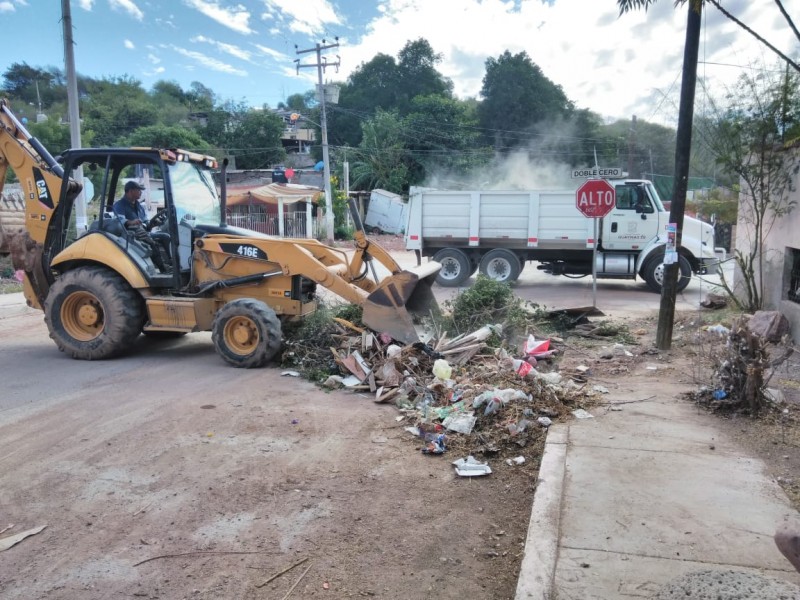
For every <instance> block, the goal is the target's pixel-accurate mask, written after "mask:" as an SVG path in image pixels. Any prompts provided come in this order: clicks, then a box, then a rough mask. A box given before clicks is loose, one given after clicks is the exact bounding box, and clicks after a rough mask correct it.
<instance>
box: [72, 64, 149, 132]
mask: <svg viewBox="0 0 800 600" xmlns="http://www.w3.org/2000/svg"><path fill="white" fill-rule="evenodd" d="M87 92H88V97H87V98H86V100H85V101H84V102H83V103H82V107H81V108H82V110H81V113H82V115H81V116H82V118H83V120H84V127H85V129H86V130H87V131H91V132H93V134H94V136H95V137H94V141H95V144H96V145H98V146H117V145H120V144H119V140H120V139H122V138H124V137H125V136H127V135H129V134H131V133H132V132H133V131H134V130H135V129H137V128H139V127H144V126H147V125H153V124H155V123H157V122H158V109H157V108H156V106H155V105H154V104H153V102H152V101H151V98H150V97H149V96H148V94H147V92H145V90H144V89H143V88H142V85H141V83H140V82H139V81H138V80H136V79H133V78H131V77H127V76H123V77H117V78H110V79H102V80H99V81H95V82H93V83H92V84H91V85H90V86H89V87H88V90H87Z"/></svg>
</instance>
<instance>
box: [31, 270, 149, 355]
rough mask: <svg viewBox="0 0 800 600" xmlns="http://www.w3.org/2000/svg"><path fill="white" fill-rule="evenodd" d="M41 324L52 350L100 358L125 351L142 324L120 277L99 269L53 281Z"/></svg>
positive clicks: (137, 300) (138, 302)
mask: <svg viewBox="0 0 800 600" xmlns="http://www.w3.org/2000/svg"><path fill="white" fill-rule="evenodd" d="M44 320H45V323H46V324H47V328H48V329H49V330H50V337H51V338H53V340H54V341H55V343H56V345H57V346H58V349H59V350H61V351H62V352H64V353H65V354H68V355H69V356H71V357H72V358H78V359H82V360H101V359H104V358H111V357H113V356H117V355H119V354H122V353H123V352H125V351H126V350H128V349H129V348H130V346H131V345H132V344H133V342H134V340H136V338H137V337H138V336H139V332H141V330H142V326H143V325H144V303H143V302H142V298H141V296H140V295H139V293H138V292H137V291H136V290H134V289H133V288H132V287H131V286H130V285H128V282H126V281H125V280H124V279H123V278H122V277H120V276H119V275H117V274H116V273H114V272H113V271H110V270H108V269H105V268H103V267H96V266H92V267H79V268H77V269H74V270H72V271H67V272H66V273H64V274H63V275H61V276H60V277H59V278H58V279H56V280H55V282H54V283H53V285H52V286H51V288H50V292H49V293H48V295H47V300H45V304H44Z"/></svg>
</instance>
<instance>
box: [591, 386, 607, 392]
mask: <svg viewBox="0 0 800 600" xmlns="http://www.w3.org/2000/svg"><path fill="white" fill-rule="evenodd" d="M592 389H593V390H594V391H595V392H599V393H601V394H607V393H608V388H607V387H605V386H603V385H595V386H593V387H592Z"/></svg>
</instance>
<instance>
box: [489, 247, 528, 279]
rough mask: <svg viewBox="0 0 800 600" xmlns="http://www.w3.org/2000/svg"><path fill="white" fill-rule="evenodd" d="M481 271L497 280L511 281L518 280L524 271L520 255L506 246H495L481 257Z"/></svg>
mask: <svg viewBox="0 0 800 600" xmlns="http://www.w3.org/2000/svg"><path fill="white" fill-rule="evenodd" d="M480 269H481V273H483V274H484V275H486V276H487V277H489V278H491V279H494V280H495V281H501V282H504V283H510V282H512V281H516V280H517V278H518V277H519V273H520V271H522V265H521V264H520V262H519V257H518V256H517V255H516V254H514V253H513V252H511V251H510V250H506V249H505V248H495V249H494V250H490V251H489V252H487V253H486V254H485V255H484V257H483V258H482V259H481V266H480Z"/></svg>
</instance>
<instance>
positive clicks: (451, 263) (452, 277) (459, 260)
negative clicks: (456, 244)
mask: <svg viewBox="0 0 800 600" xmlns="http://www.w3.org/2000/svg"><path fill="white" fill-rule="evenodd" d="M433 260H435V261H436V262H438V263H441V265H442V269H441V270H440V271H439V274H438V275H437V276H436V283H438V284H439V285H441V286H443V287H458V286H459V285H461V284H462V283H464V282H465V281H466V280H467V279H469V276H470V275H472V263H471V262H470V260H469V257H467V255H466V254H465V253H464V252H463V251H461V250H459V249H458V248H445V249H444V250H439V251H438V252H437V253H436V254H435V255H434V257H433Z"/></svg>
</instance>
